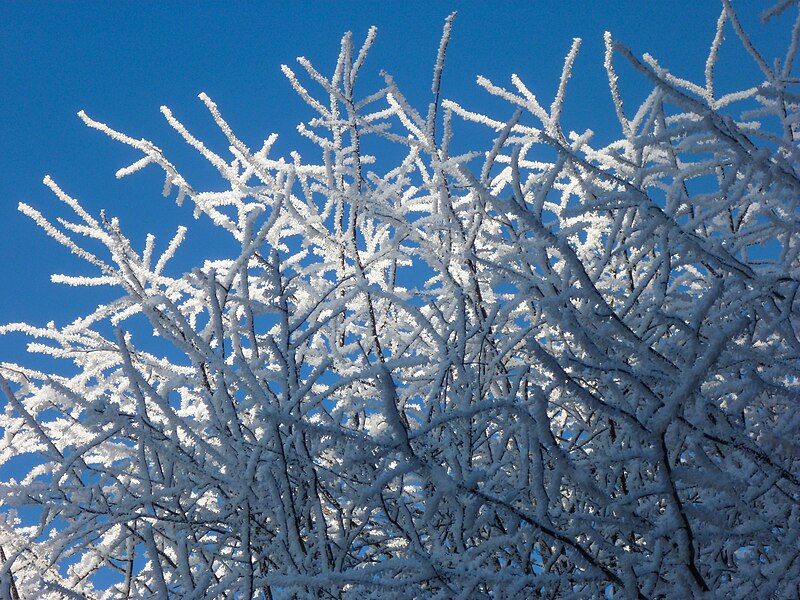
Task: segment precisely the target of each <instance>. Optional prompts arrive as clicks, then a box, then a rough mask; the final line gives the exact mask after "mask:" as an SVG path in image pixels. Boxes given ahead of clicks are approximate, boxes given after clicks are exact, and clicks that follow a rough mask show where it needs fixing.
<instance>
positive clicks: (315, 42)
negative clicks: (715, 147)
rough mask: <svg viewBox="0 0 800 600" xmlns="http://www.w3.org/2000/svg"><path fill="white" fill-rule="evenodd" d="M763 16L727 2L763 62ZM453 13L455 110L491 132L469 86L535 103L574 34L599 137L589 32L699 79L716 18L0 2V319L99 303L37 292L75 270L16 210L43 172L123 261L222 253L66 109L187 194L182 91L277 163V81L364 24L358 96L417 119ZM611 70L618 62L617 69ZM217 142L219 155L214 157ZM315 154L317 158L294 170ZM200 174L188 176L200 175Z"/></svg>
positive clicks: (744, 2)
mask: <svg viewBox="0 0 800 600" xmlns="http://www.w3.org/2000/svg"><path fill="white" fill-rule="evenodd" d="M770 4H771V2H769V1H765V2H760V1H758V0H739V1H738V2H737V1H734V6H736V7H737V8H738V9H739V11H740V13H741V16H742V20H743V21H744V23H745V25H746V27H747V28H748V29H749V30H750V31H751V32H752V34H753V37H754V39H755V40H756V42H757V45H758V46H759V47H760V49H761V50H762V52H763V53H764V54H765V55H766V57H767V58H768V59H771V58H773V57H777V56H781V57H782V50H783V48H785V46H786V43H787V40H788V33H789V28H788V27H787V20H788V19H787V18H786V17H784V18H783V19H781V20H779V21H778V22H776V23H773V24H771V25H769V26H768V27H766V28H765V27H763V26H761V25H759V24H758V22H757V18H756V17H757V12H758V11H760V10H762V9H763V8H764V7H765V6H769V5H770ZM452 10H458V11H459V15H458V17H457V19H456V22H455V27H454V35H453V39H452V43H451V46H450V48H449V51H448V60H447V68H446V71H445V75H444V80H443V90H444V96H445V97H449V98H453V99H455V100H457V101H459V102H460V103H461V104H462V105H463V106H465V107H466V108H470V109H473V110H487V111H490V112H491V113H492V114H493V116H497V117H499V118H507V117H508V116H510V114H511V112H512V111H511V109H510V108H508V107H505V106H503V105H502V104H501V103H497V102H493V101H492V100H491V99H489V98H487V95H486V94H485V92H483V91H482V90H480V89H479V88H478V87H477V86H476V85H475V77H476V75H478V74H481V75H485V76H487V77H489V78H490V79H492V80H493V81H494V82H495V83H498V84H503V85H505V84H507V82H508V81H509V79H510V75H511V74H512V73H517V74H519V75H520V77H521V78H522V79H523V81H525V82H526V84H527V85H528V87H529V88H530V89H532V90H533V91H534V92H535V93H536V94H537V95H538V96H539V98H540V99H541V100H542V101H543V103H544V104H545V105H548V104H549V102H550V100H551V98H552V95H553V93H554V91H555V89H556V86H557V83H558V77H559V74H560V71H561V66H562V61H563V57H564V55H565V54H566V52H567V51H568V49H569V47H570V44H571V41H572V38H573V37H582V38H583V42H584V43H583V47H582V51H581V55H580V56H579V59H578V62H577V64H576V68H575V71H574V74H573V80H572V82H571V84H570V91H569V93H568V96H567V97H568V100H567V103H566V107H565V122H566V125H567V127H569V128H573V129H576V130H581V131H582V130H584V129H586V128H591V129H593V130H595V131H596V132H597V135H598V137H599V138H600V139H601V140H604V141H611V140H612V139H614V138H615V137H616V136H617V134H618V130H617V126H616V125H615V119H614V116H613V110H612V105H611V102H610V100H609V95H608V88H607V84H606V81H605V72H604V70H603V67H602V61H603V32H604V31H605V30H610V31H611V32H612V34H613V35H614V36H615V38H616V39H619V40H621V41H623V42H625V43H626V44H628V45H629V46H630V47H631V48H632V49H633V50H634V52H635V53H636V54H637V55H641V54H642V53H643V52H649V53H651V54H653V55H654V56H656V57H657V58H658V59H659V60H660V61H661V63H662V64H663V65H665V66H667V67H669V68H670V69H671V71H672V72H674V73H675V74H677V75H680V76H683V77H686V78H689V79H693V80H695V81H698V82H701V81H702V80H703V69H704V64H705V59H706V55H707V51H708V46H709V44H710V42H711V39H712V38H713V35H714V29H715V24H716V20H717V17H718V15H719V11H720V4H719V3H718V2H716V1H715V0H692V1H686V0H664V1H647V0H607V1H600V0H582V1H579V0H560V1H559V0H538V1H528V2H522V1H520V2H485V1H484V2H479V1H474V2H433V1H429V2H417V1H404V2H327V1H320V2H306V1H298V2H271V3H267V2H236V3H223V2H159V3H155V2H113V3H112V2H102V3H101V2H82V3H77V2H59V3H55V2H10V1H6V2H2V3H0V256H1V257H2V260H0V280H1V281H2V282H3V290H2V293H0V322H3V323H7V322H13V321H27V322H30V323H32V324H35V325H44V324H45V323H47V321H49V320H51V319H52V320H55V321H56V322H57V323H59V324H63V323H65V322H68V321H71V320H72V319H74V318H75V317H77V316H79V315H81V314H83V313H85V312H87V311H88V310H90V309H91V308H93V307H94V306H95V305H96V304H97V303H98V302H99V301H101V300H102V299H103V298H105V299H108V298H109V296H108V293H107V292H104V291H102V290H98V289H90V290H79V289H76V288H66V287H63V286H56V285H54V284H51V283H50V281H49V276H50V274H51V273H53V272H67V273H70V274H77V273H87V274H88V273H89V271H88V270H87V269H86V268H85V267H84V266H83V265H82V264H81V263H80V261H79V260H78V259H76V258H74V257H71V256H70V255H69V253H68V251H67V250H66V249H64V248H62V247H61V246H59V245H57V244H56V243H55V242H54V241H52V240H50V239H49V238H47V237H45V235H44V234H43V233H42V232H41V231H40V230H39V229H38V228H37V227H36V226H35V225H34V224H33V223H32V222H31V221H30V220H28V219H27V218H26V217H24V216H23V215H21V214H20V213H18V212H17V210H16V207H17V204H18V203H19V202H20V201H24V202H27V203H29V204H31V205H33V206H34V207H36V208H38V209H39V210H41V211H42V212H44V213H45V214H46V215H57V214H61V210H60V208H59V207H58V206H57V202H56V201H55V200H54V198H53V196H52V194H51V193H50V191H49V190H47V189H46V188H45V187H44V186H43V185H42V183H41V181H42V178H43V177H44V175H46V174H49V175H51V176H52V177H53V178H54V179H55V180H56V181H57V182H58V183H59V185H61V187H62V188H63V189H64V190H65V191H66V192H67V193H69V194H71V195H73V196H75V197H77V198H78V199H80V200H81V201H82V203H83V204H84V206H85V207H86V208H87V209H89V210H90V211H91V212H94V213H97V212H99V210H100V209H101V208H105V209H106V210H107V211H108V213H109V214H111V215H116V216H119V217H120V219H121V221H122V226H123V230H124V231H126V232H127V233H128V234H129V237H130V238H131V239H132V241H133V242H134V244H135V246H136V247H141V246H142V245H143V243H144V237H145V234H146V233H147V232H148V231H152V232H154V233H156V234H157V236H158V239H159V240H161V242H162V245H161V246H157V249H158V248H161V249H163V247H164V244H166V242H167V240H168V239H169V237H171V235H172V233H173V232H174V230H175V227H176V226H177V225H179V224H185V225H188V226H189V227H190V230H189V236H188V238H187V242H186V244H185V246H184V249H183V250H182V251H181V252H182V254H183V255H184V257H186V258H187V260H189V261H191V262H194V263H196V264H201V263H202V258H198V259H197V260H193V259H194V257H195V256H198V257H199V256H201V255H202V257H206V256H213V255H214V253H215V252H218V253H222V252H224V249H222V248H217V247H214V246H209V244H208V243H207V241H208V240H207V238H206V237H205V233H206V232H208V231H209V230H208V228H204V227H203V225H202V224H200V226H199V227H198V226H196V225H195V224H194V223H193V219H192V216H191V210H190V208H189V207H188V206H186V207H184V208H183V209H178V208H177V207H175V206H174V203H173V201H172V200H171V199H170V200H165V199H164V198H162V197H161V194H160V191H161V186H162V183H163V179H162V177H161V176H160V173H159V172H158V170H157V169H156V168H154V167H150V168H149V169H147V170H145V171H143V172H140V173H138V174H136V175H134V176H132V177H130V178H126V179H124V180H122V181H118V180H116V179H115V178H114V173H115V171H116V170H117V169H118V168H120V167H122V166H126V165H128V164H129V163H131V162H133V160H135V159H136V158H137V156H136V154H135V153H133V152H132V151H131V150H130V149H128V148H126V147H123V146H121V145H119V144H117V143H116V142H113V141H111V140H109V139H108V138H106V137H105V136H103V135H102V134H100V133H98V132H95V131H92V130H89V129H87V128H86V127H85V126H84V125H83V123H82V122H81V121H80V120H79V119H78V117H77V116H76V113H77V112H78V111H79V110H81V109H84V110H86V112H87V113H88V114H89V115H90V116H91V117H93V118H95V119H97V120H100V121H103V122H106V123H108V124H109V125H110V126H112V127H114V128H116V129H118V130H121V131H124V132H126V133H128V134H130V135H132V136H133V137H137V138H139V137H143V138H147V139H149V140H151V141H153V142H155V143H156V145H158V146H160V147H162V148H164V149H165V150H166V152H167V156H168V157H171V159H174V160H173V162H176V163H177V164H178V166H179V167H180V166H181V165H188V166H186V167H185V171H186V173H187V174H190V175H191V174H193V173H195V174H196V176H195V177H194V179H193V181H199V182H201V183H203V182H208V184H209V185H210V186H213V185H214V183H213V181H214V180H213V179H212V178H211V177H208V171H203V170H202V168H199V170H197V171H193V170H192V169H193V167H192V166H191V165H198V164H200V163H199V161H192V160H191V156H192V154H191V152H189V151H187V150H186V149H185V148H184V146H183V143H182V142H181V141H180V139H179V138H178V136H177V134H175V133H174V132H172V130H171V129H170V128H169V126H168V125H167V124H166V123H165V121H164V119H163V117H162V116H161V114H160V113H159V107H160V106H161V105H167V106H169V107H171V108H172V109H173V111H174V112H175V114H176V116H178V118H180V119H181V120H183V121H184V123H185V124H186V125H187V126H188V127H189V128H190V130H192V131H195V132H197V134H198V137H200V138H201V139H204V140H206V141H209V142H210V143H211V145H212V146H213V144H214V143H215V142H220V141H221V137H220V136H219V134H216V133H215V132H214V126H213V123H212V122H211V120H210V118H209V117H208V116H207V115H206V113H205V108H204V107H203V106H202V104H201V103H200V101H199V100H197V94H198V93H199V92H201V91H204V92H206V93H208V94H209V95H210V96H211V97H212V98H213V99H214V100H215V101H216V103H217V104H218V106H219V107H220V109H221V111H222V113H223V115H224V116H225V117H226V118H227V119H228V121H229V122H230V123H231V125H232V126H233V128H234V130H235V131H236V132H237V133H238V134H239V136H240V137H241V139H242V140H243V141H245V142H246V143H249V144H251V145H253V146H259V147H260V143H261V141H262V140H263V139H264V138H265V137H266V136H268V135H269V134H270V133H271V132H277V133H279V134H280V135H281V141H280V142H279V144H278V145H277V147H276V148H277V150H278V151H279V152H280V153H282V154H288V152H289V150H291V149H292V148H293V147H294V145H295V142H296V141H297V139H298V138H297V134H296V132H295V126H296V125H297V123H299V122H300V121H302V120H306V119H308V118H309V117H311V116H312V115H311V113H310V111H309V109H307V107H306V106H305V105H304V104H303V102H302V101H301V100H300V99H299V98H297V97H296V96H295V95H294V92H293V91H292V90H291V88H290V86H289V84H288V82H287V81H286V80H285V78H284V77H283V75H282V74H281V72H280V65H281V63H289V64H294V58H295V57H296V56H299V55H305V56H307V57H308V58H309V59H311V60H312V62H313V63H314V64H315V65H317V67H318V68H319V69H321V70H322V71H323V72H326V73H328V72H330V71H331V70H332V68H333V66H334V63H335V59H336V55H337V52H338V48H339V40H340V39H341V36H342V33H343V32H344V31H348V30H350V31H353V33H354V35H355V39H356V43H357V44H360V41H361V40H363V37H364V35H365V34H366V31H367V29H368V27H369V26H370V25H373V24H374V25H377V26H378V28H379V33H378V41H377V44H376V46H375V47H374V49H373V52H372V54H371V55H370V58H369V59H368V61H367V64H366V66H365V71H364V75H365V80H364V81H362V87H361V91H362V93H366V92H369V91H372V90H374V89H375V88H377V86H378V82H379V78H378V72H379V71H380V70H381V69H385V70H386V71H388V72H389V73H391V74H392V75H393V76H394V77H395V80H396V81H397V82H398V84H399V85H400V87H401V89H403V90H405V92H406V94H407V96H408V97H409V98H410V100H411V101H412V102H413V103H415V104H416V105H417V106H419V107H422V108H424V107H425V106H427V103H428V102H429V101H430V79H431V72H432V65H433V61H434V59H435V55H436V49H437V46H438V41H439V36H440V34H441V29H442V23H443V20H444V18H445V17H446V16H447V15H448V14H449V13H450V12H451V11H452ZM618 62H621V60H620V61H618ZM718 73H719V77H720V80H721V81H727V82H728V83H727V85H721V86H720V87H721V89H722V90H723V91H725V90H732V89H734V88H737V87H739V86H743V85H752V84H755V83H758V82H759V81H760V79H757V78H754V77H755V70H754V68H753V67H752V66H751V63H750V61H749V60H748V59H746V58H745V57H744V55H743V53H742V51H741V49H740V47H739V44H738V41H737V40H735V39H734V36H733V34H732V32H730V31H729V35H728V41H727V43H726V45H725V46H724V47H723V52H722V64H721V66H720V68H719V69H718ZM620 74H621V76H622V89H623V94H624V95H625V97H626V100H627V102H626V106H627V107H628V109H629V110H633V109H634V108H635V106H636V102H635V100H639V99H641V98H642V97H643V96H644V94H645V93H646V91H647V86H646V85H645V84H644V82H643V80H642V78H641V77H638V76H636V75H634V74H632V73H630V72H629V71H628V70H626V69H624V68H623V67H622V66H621V67H620ZM225 147H226V145H225V144H224V143H223V144H217V146H216V148H217V149H218V150H220V151H223V150H224V148H225ZM310 158H315V157H310ZM201 167H202V165H201ZM24 346H25V341H24V340H23V339H22V338H21V337H20V336H7V337H0V361H10V362H21V363H29V364H30V363H31V362H32V361H31V360H30V359H26V358H25V357H24V356H22V350H23V349H24Z"/></svg>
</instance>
